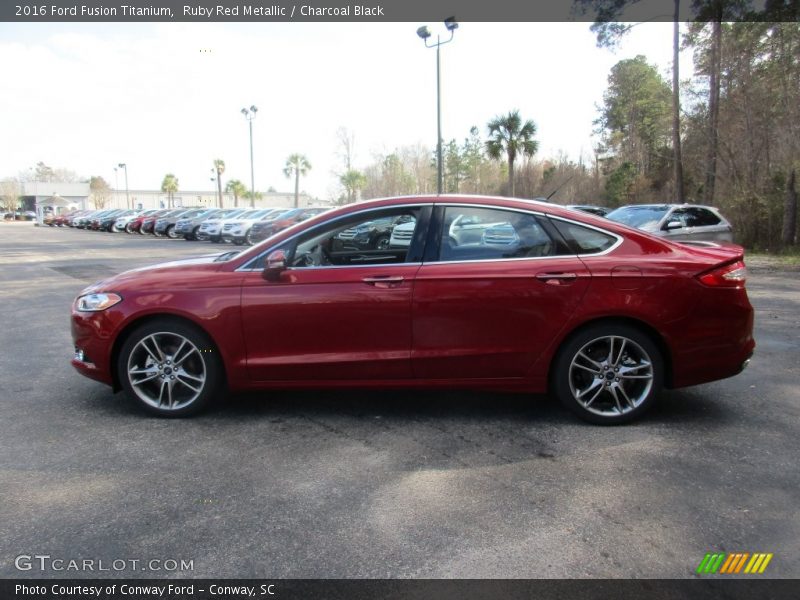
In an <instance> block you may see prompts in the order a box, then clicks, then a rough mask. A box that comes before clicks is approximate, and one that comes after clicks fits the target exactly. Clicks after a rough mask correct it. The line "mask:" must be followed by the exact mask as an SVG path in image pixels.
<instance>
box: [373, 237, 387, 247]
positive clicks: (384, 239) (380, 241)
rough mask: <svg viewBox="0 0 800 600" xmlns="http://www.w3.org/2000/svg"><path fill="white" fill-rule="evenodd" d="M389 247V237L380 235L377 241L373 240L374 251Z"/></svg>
mask: <svg viewBox="0 0 800 600" xmlns="http://www.w3.org/2000/svg"><path fill="white" fill-rule="evenodd" d="M388 247H389V236H388V235H382V236H380V237H379V238H378V239H376V240H375V249H376V250H386V249H387V248H388Z"/></svg>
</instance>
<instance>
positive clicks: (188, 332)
mask: <svg viewBox="0 0 800 600" xmlns="http://www.w3.org/2000/svg"><path fill="white" fill-rule="evenodd" d="M117 374H118V376H119V381H120V382H121V383H122V387H123V388H124V389H125V392H126V393H127V395H128V397H129V398H130V399H132V400H133V401H134V402H135V403H136V404H137V405H138V406H139V407H140V408H143V409H144V410H146V411H148V412H150V413H152V414H156V415H159V416H164V417H184V416H188V415H191V414H195V413H197V412H199V411H200V410H202V409H203V408H205V407H206V406H207V405H208V404H209V403H210V402H211V401H212V400H213V399H214V397H215V396H216V394H217V393H218V392H219V389H220V387H221V385H222V380H223V377H222V362H221V360H220V357H219V353H218V352H217V350H216V348H215V347H214V345H213V343H212V342H211V340H210V339H209V337H208V336H207V335H206V334H205V333H203V332H202V331H201V330H199V329H197V328H195V327H193V326H191V325H188V324H185V323H183V322H180V321H176V320H171V319H159V320H156V321H151V322H149V323H146V324H144V325H142V326H141V327H139V328H138V329H136V330H135V331H134V332H133V333H132V334H131V335H130V336H129V337H128V338H127V340H126V341H125V343H124V344H123V345H122V348H121V350H120V353H119V359H118V361H117Z"/></svg>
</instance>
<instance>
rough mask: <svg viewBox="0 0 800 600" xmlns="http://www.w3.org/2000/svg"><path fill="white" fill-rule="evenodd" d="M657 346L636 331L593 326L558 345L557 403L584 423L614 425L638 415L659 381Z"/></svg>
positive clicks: (660, 362)
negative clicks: (559, 402) (559, 347)
mask: <svg viewBox="0 0 800 600" xmlns="http://www.w3.org/2000/svg"><path fill="white" fill-rule="evenodd" d="M663 365H664V361H663V359H662V357H661V353H660V352H659V350H658V347H657V346H656V345H655V344H654V343H653V341H652V340H651V339H650V338H649V337H648V336H647V335H645V334H644V333H642V332H641V331H640V330H638V329H636V328H635V327H631V326H630V325H624V324H611V323H608V324H598V325H595V326H592V327H589V328H587V329H584V330H583V331H580V332H579V333H578V334H577V335H574V336H573V337H571V338H570V339H569V340H567V342H566V343H565V344H564V345H563V346H562V347H561V350H560V351H559V353H558V357H557V358H556V363H555V370H554V372H553V376H554V380H553V390H554V392H555V394H556V396H557V397H558V398H559V400H560V401H561V403H562V404H563V405H564V406H566V407H567V408H568V409H569V410H570V411H572V412H573V413H574V414H575V415H577V416H578V417H580V418H581V419H583V420H585V421H589V422H590V423H597V424H607V425H615V424H619V423H627V422H629V421H632V420H634V419H637V418H639V417H640V416H641V415H643V414H644V413H645V412H646V411H647V410H648V409H649V408H650V407H651V406H652V404H653V403H654V401H655V398H656V395H657V394H658V392H659V391H660V389H661V386H662V383H663V379H664V366H663Z"/></svg>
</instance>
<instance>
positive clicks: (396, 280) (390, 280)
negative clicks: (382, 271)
mask: <svg viewBox="0 0 800 600" xmlns="http://www.w3.org/2000/svg"><path fill="white" fill-rule="evenodd" d="M404 280H405V278H404V277H403V276H402V275H374V276H372V277H364V278H363V279H362V280H361V281H363V282H364V283H366V284H367V285H372V286H375V287H380V288H388V287H396V286H398V285H400V284H401V283H403V281H404Z"/></svg>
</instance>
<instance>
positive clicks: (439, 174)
mask: <svg viewBox="0 0 800 600" xmlns="http://www.w3.org/2000/svg"><path fill="white" fill-rule="evenodd" d="M444 25H445V27H446V28H447V31H449V32H450V37H449V38H447V39H446V40H444V41H443V40H442V38H441V37H440V36H439V35H437V36H436V42H435V43H433V42H432V43H430V44H429V43H428V39H429V38H430V37H431V32H430V30H429V29H428V27H427V26H426V25H423V26H422V27H420V28H419V29H417V35H418V36H419V37H420V38H422V41H424V42H425V47H426V48H436V193H437V194H441V193H442V188H443V187H444V171H443V168H442V78H441V70H442V61H441V47H442V46H443V45H445V44H447V43H449V42H452V41H453V35H454V34H455V30H456V29H458V23H457V22H456V18H455V17H449V18H447V19H445V20H444Z"/></svg>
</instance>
